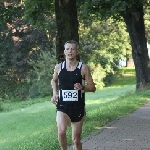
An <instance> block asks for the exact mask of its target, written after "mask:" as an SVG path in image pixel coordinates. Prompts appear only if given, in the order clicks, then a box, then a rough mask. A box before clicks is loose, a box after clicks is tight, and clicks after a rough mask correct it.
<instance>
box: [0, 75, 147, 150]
mask: <svg viewBox="0 0 150 150" xmlns="http://www.w3.org/2000/svg"><path fill="white" fill-rule="evenodd" d="M131 81H132V83H135V77H134V76H130V80H129V79H128V76H119V77H117V78H116V80H115V81H114V82H113V84H112V85H111V86H110V87H107V88H104V89H102V90H97V91H96V92H95V93H86V111H87V116H86V117H85V122H84V126H83V134H82V138H84V137H86V136H87V135H89V134H90V133H91V132H93V131H95V130H97V129H99V128H101V127H102V126H104V125H105V124H107V123H108V122H110V121H112V120H114V119H115V118H118V117H123V116H125V115H127V114H129V113H131V112H133V111H135V110H136V109H138V108H139V107H141V106H142V105H144V104H145V103H147V102H148V101H150V98H149V97H150V90H146V91H143V92H138V93H137V92H135V84H131ZM119 83H120V84H119ZM49 99H50V97H47V98H46V99H44V100H43V99H41V100H38V101H39V103H37V104H32V103H31V102H30V103H27V105H26V103H25V102H24V103H23V105H22V104H18V103H17V106H16V108H15V106H14V105H12V106H13V107H11V106H10V107H9V108H11V109H9V110H11V111H7V112H1V113H0V120H1V121H0V150H59V145H58V141H57V127H56V121H55V116H56V111H55V106H54V105H53V104H51V102H50V101H49ZM42 101H44V102H42ZM9 105H10V104H9ZM67 137H68V143H69V144H71V127H68V130H67Z"/></svg>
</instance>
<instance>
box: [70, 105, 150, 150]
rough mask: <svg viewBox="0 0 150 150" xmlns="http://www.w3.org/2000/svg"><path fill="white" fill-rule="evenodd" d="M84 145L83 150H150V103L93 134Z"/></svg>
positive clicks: (84, 141)
mask: <svg viewBox="0 0 150 150" xmlns="http://www.w3.org/2000/svg"><path fill="white" fill-rule="evenodd" d="M82 145H83V150H150V102H149V103H147V104H146V105H144V106H143V107H141V108H140V109H138V110H136V111H135V112H133V113H132V114H129V115H127V116H126V117H123V118H120V119H116V120H114V121H112V122H110V123H109V124H107V125H106V126H104V127H103V128H101V129H100V130H98V131H96V132H94V133H92V134H91V135H89V136H88V137H86V138H85V139H83V140H82ZM68 150H72V147H70V148H68Z"/></svg>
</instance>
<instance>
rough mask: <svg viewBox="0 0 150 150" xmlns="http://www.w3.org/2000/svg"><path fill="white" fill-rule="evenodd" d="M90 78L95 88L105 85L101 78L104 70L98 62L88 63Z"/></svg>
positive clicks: (104, 74)
mask: <svg viewBox="0 0 150 150" xmlns="http://www.w3.org/2000/svg"><path fill="white" fill-rule="evenodd" d="M88 66H89V67H90V70H91V74H92V78H93V81H94V83H95V84H96V88H97V89H101V88H103V87H104V86H105V84H104V82H103V79H104V78H105V77H106V73H105V70H104V69H103V68H102V67H101V65H100V64H97V65H95V64H94V63H92V62H91V63H89V64H88Z"/></svg>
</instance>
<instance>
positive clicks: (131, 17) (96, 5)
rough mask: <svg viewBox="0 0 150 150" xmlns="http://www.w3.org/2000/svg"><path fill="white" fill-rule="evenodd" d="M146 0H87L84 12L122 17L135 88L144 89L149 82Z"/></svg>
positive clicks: (117, 18) (107, 16)
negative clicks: (144, 8) (133, 68)
mask: <svg viewBox="0 0 150 150" xmlns="http://www.w3.org/2000/svg"><path fill="white" fill-rule="evenodd" d="M144 4H145V5H146V4H147V1H146V0H138V1H137V0H130V1H129V0H112V1H111V0H103V1H101V0H88V1H86V2H85V6H86V7H85V8H86V10H87V11H86V12H88V13H89V12H90V13H91V14H94V15H95V14H96V15H97V16H99V17H100V19H107V18H109V17H113V18H114V19H116V20H120V19H122V18H123V19H124V21H125V23H126V26H127V30H128V32H129V35H130V40H131V46H132V56H133V59H134V64H135V70H136V90H142V89H145V87H146V86H147V85H148V84H149V82H150V80H149V72H148V70H149V68H148V62H149V58H148V50H147V45H146V44H147V40H146V37H145V26H144V10H143V6H144Z"/></svg>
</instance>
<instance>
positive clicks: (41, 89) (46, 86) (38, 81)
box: [29, 51, 57, 98]
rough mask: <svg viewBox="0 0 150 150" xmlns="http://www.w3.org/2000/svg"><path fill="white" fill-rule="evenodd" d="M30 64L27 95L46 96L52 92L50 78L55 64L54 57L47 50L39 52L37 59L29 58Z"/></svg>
mask: <svg viewBox="0 0 150 150" xmlns="http://www.w3.org/2000/svg"><path fill="white" fill-rule="evenodd" d="M29 63H30V65H32V66H33V68H34V70H33V71H32V74H31V77H30V81H29V82H30V84H31V87H30V90H29V96H30V97H31V98H33V97H36V96H42V97H44V96H48V95H51V94H52V88H51V79H52V75H53V72H54V67H55V65H56V63H57V62H56V58H55V56H54V55H52V54H51V53H50V52H49V51H43V52H41V54H40V56H39V58H38V60H37V61H34V60H30V62H29Z"/></svg>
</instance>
